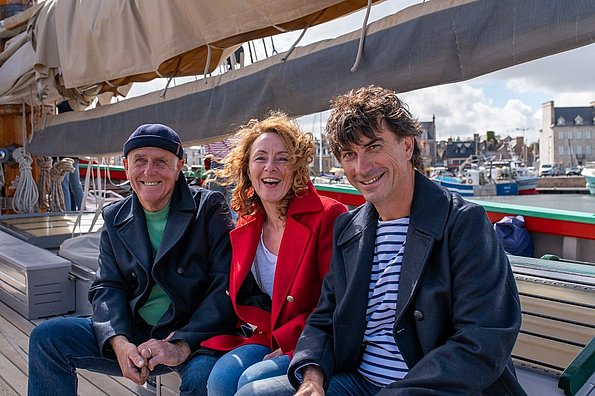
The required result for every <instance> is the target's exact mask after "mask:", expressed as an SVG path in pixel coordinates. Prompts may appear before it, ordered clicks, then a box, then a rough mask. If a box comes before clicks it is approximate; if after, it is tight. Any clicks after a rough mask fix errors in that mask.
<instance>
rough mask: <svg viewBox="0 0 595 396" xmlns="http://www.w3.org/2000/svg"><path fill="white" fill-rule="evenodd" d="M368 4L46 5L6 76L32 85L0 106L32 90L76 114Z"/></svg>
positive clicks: (9, 92) (6, 96) (335, 0)
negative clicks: (106, 95)
mask: <svg viewBox="0 0 595 396" xmlns="http://www.w3.org/2000/svg"><path fill="white" fill-rule="evenodd" d="M375 1H376V2H377V1H380V0H375ZM366 4H367V0H343V1H341V0H316V1H312V0H225V1H211V0H171V1H163V0H109V1H80V0H46V1H45V2H43V3H42V4H40V6H39V7H38V9H36V11H35V12H34V13H33V15H32V17H31V19H30V20H29V26H28V37H29V42H25V43H23V44H22V45H23V47H24V48H23V51H24V52H26V55H27V56H26V57H24V56H23V57H20V58H19V63H20V64H21V65H22V66H21V68H22V69H26V70H25V71H24V72H23V75H22V76H23V77H21V76H18V75H16V74H15V71H12V70H11V73H10V75H11V77H10V78H7V81H9V82H10V81H14V82H16V81H17V80H19V79H20V80H23V78H25V77H26V78H27V81H28V82H30V78H29V77H30V76H31V75H33V74H34V75H35V76H34V77H35V79H34V83H33V84H29V86H28V87H27V88H29V89H28V91H29V92H27V94H26V95H17V94H15V89H14V88H12V87H11V88H12V89H4V90H2V91H0V104H2V103H20V102H21V101H23V100H25V101H27V102H30V101H31V99H30V96H31V91H33V92H34V93H35V95H36V96H35V98H36V99H38V102H39V101H41V100H43V101H44V102H45V103H52V102H54V101H61V100H63V99H64V98H66V99H71V104H72V105H73V107H78V108H81V109H82V108H84V107H86V106H87V105H88V104H89V103H90V102H91V101H92V100H93V99H94V98H95V97H96V96H97V95H98V94H101V93H103V92H114V93H116V92H117V93H123V92H122V91H119V90H118V88H119V87H122V86H127V85H128V84H129V83H131V82H142V81H149V80H152V79H154V78H157V77H180V76H189V75H202V74H204V73H206V72H211V71H213V70H214V69H215V68H216V67H217V65H218V64H219V63H220V62H221V60H222V59H226V58H227V57H228V56H229V55H230V54H231V53H233V50H235V49H236V48H237V46H238V45H240V44H242V43H243V42H246V41H248V40H252V39H255V38H260V37H266V36H271V35H274V34H278V33H281V32H285V31H290V30H295V29H303V28H305V27H307V26H313V25H316V24H319V23H322V22H326V21H328V20H331V19H335V18H337V17H339V16H341V15H345V14H347V13H350V12H353V11H355V10H357V9H360V8H362V7H365V6H366ZM31 56H33V61H32V62H31V60H30V58H31ZM14 61H16V59H14V60H13V63H15V62H14ZM3 66H4V65H2V66H0V78H1V77H2V74H3V73H2V67H3ZM4 74H9V73H8V72H7V73H4ZM9 82H7V83H6V84H4V85H8V84H9ZM1 85H2V84H0V88H1ZM22 85H23V84H22V83H21V84H20V86H22ZM31 85H32V86H31ZM77 105H78V106H77Z"/></svg>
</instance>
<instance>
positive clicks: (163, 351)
mask: <svg viewBox="0 0 595 396" xmlns="http://www.w3.org/2000/svg"><path fill="white" fill-rule="evenodd" d="M172 335H173V333H172V334H170V335H169V336H168V337H167V338H166V339H164V340H156V339H154V338H151V339H150V340H148V341H145V342H143V343H142V344H140V345H139V346H138V348H137V351H138V353H139V354H140V355H141V356H142V357H143V358H145V359H146V360H145V361H146V363H147V365H148V367H149V370H151V371H153V370H154V369H155V367H156V366H157V365H158V364H163V365H166V366H170V367H174V366H178V365H180V364H182V363H184V362H185V361H186V359H188V357H189V356H190V352H191V351H190V347H189V346H188V344H186V343H185V342H184V341H176V342H169V340H170V339H171V337H172Z"/></svg>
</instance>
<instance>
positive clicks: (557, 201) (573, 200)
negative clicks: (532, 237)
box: [471, 194, 595, 219]
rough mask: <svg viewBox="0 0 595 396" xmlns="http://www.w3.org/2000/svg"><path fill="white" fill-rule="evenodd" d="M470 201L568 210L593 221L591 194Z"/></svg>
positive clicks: (594, 210) (593, 198)
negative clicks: (586, 216) (588, 217)
mask: <svg viewBox="0 0 595 396" xmlns="http://www.w3.org/2000/svg"><path fill="white" fill-rule="evenodd" d="M471 200H472V201H486V202H498V203H504V204H511V205H519V206H527V207H536V208H544V209H558V210H561V211H562V210H568V211H572V212H581V213H584V214H588V215H590V216H593V218H594V219H595V195H591V194H534V195H508V196H506V195H500V196H493V197H473V198H472V199H471Z"/></svg>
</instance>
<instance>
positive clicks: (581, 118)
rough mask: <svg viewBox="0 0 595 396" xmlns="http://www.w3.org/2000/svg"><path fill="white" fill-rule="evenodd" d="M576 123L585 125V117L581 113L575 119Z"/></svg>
mask: <svg viewBox="0 0 595 396" xmlns="http://www.w3.org/2000/svg"><path fill="white" fill-rule="evenodd" d="M574 125H583V117H581V116H580V115H577V116H576V118H575V119H574Z"/></svg>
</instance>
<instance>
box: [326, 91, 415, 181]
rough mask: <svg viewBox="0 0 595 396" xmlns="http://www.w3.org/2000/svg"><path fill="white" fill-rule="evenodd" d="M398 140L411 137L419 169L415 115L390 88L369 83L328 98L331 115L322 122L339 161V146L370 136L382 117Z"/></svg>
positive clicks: (373, 134) (371, 136)
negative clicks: (329, 99)
mask: <svg viewBox="0 0 595 396" xmlns="http://www.w3.org/2000/svg"><path fill="white" fill-rule="evenodd" d="M383 120H384V121H385V122H386V124H387V125H388V126H389V128H390V130H391V131H392V132H393V133H394V134H395V135H396V136H397V139H398V140H401V139H402V138H404V137H405V136H413V137H414V146H413V156H412V158H411V162H412V165H413V167H414V168H416V169H417V170H419V171H420V172H423V170H424V168H425V165H424V161H423V158H422V156H421V150H420V147H419V142H418V141H417V140H418V139H419V138H420V136H421V134H422V132H421V130H420V128H419V125H418V123H417V121H416V120H415V119H413V117H412V116H411V113H410V112H409V110H408V109H407V107H406V105H405V103H403V102H402V101H401V100H400V99H399V98H398V97H397V94H396V93H395V92H394V91H391V90H388V89H385V88H380V87H376V86H374V85H370V86H367V87H362V88H359V89H355V90H351V91H349V92H347V93H346V94H343V95H340V96H338V97H336V98H335V99H333V100H332V101H331V115H330V117H329V119H328V121H327V124H326V134H325V135H326V140H327V142H328V144H329V146H330V148H331V151H332V152H333V154H334V156H335V158H337V159H338V160H339V161H340V157H339V154H340V152H341V149H342V148H344V147H349V146H351V145H357V144H360V143H361V138H362V137H364V136H365V137H367V138H370V139H373V138H375V137H376V132H375V131H376V130H380V129H382V128H381V124H382V121H383Z"/></svg>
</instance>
